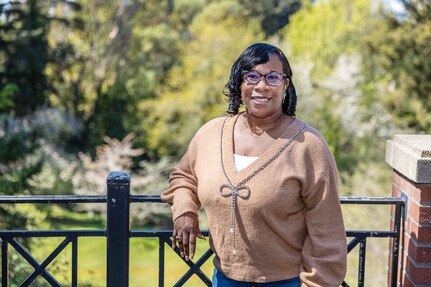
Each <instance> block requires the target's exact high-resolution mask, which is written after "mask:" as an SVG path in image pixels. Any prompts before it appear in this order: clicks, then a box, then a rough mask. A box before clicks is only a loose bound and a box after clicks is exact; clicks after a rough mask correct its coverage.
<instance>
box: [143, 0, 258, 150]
mask: <svg viewBox="0 0 431 287" xmlns="http://www.w3.org/2000/svg"><path fill="white" fill-rule="evenodd" d="M189 31H190V40H189V41H188V43H187V44H186V45H184V46H183V49H182V51H181V54H180V57H179V64H178V65H177V66H175V67H173V68H172V69H171V71H170V72H169V74H167V80H168V81H167V83H166V85H165V86H160V87H159V90H158V93H157V94H158V96H157V97H156V98H154V99H149V100H144V101H142V102H141V106H140V107H141V109H142V110H143V113H145V114H146V115H147V116H146V117H145V120H144V121H143V122H142V126H141V128H142V129H143V130H144V131H145V134H146V135H147V138H146V140H147V141H148V148H149V150H150V151H153V152H154V153H155V154H156V155H158V156H161V155H174V156H179V155H181V154H183V153H184V151H185V149H186V147H187V145H188V142H189V141H190V139H191V137H192V136H193V134H194V133H195V132H196V130H197V129H198V128H199V127H200V126H201V125H202V124H203V123H204V122H205V121H207V120H209V119H211V118H213V117H216V116H222V115H224V114H225V111H226V109H227V101H226V99H225V97H224V96H223V94H222V92H223V89H224V85H225V84H226V83H227V81H228V78H229V73H230V68H231V65H232V63H233V62H234V61H235V59H236V58H237V57H238V56H239V54H240V53H241V52H242V50H243V49H244V48H245V47H247V46H248V45H250V44H251V43H253V42H256V41H258V40H261V39H262V38H263V33H262V32H261V31H260V27H259V24H258V23H254V22H251V23H250V22H248V21H247V17H246V14H245V13H244V9H243V7H242V6H241V5H239V4H238V2H236V1H222V2H217V3H211V4H209V5H207V6H206V7H205V8H204V9H203V10H202V11H200V13H199V14H198V15H196V16H195V17H194V19H193V22H192V24H191V25H190V29H189Z"/></svg>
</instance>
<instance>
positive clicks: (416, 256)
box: [405, 239, 431, 267]
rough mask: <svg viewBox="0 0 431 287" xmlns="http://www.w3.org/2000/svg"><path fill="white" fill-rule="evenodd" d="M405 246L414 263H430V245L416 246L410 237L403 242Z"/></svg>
mask: <svg viewBox="0 0 431 287" xmlns="http://www.w3.org/2000/svg"><path fill="white" fill-rule="evenodd" d="M405 248H406V251H407V253H408V254H409V258H410V260H412V261H413V262H414V263H416V264H417V263H431V246H417V243H416V242H415V241H414V240H413V239H410V240H408V241H406V242H405ZM430 267H431V264H430Z"/></svg>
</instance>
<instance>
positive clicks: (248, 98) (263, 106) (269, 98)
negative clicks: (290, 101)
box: [241, 55, 289, 118]
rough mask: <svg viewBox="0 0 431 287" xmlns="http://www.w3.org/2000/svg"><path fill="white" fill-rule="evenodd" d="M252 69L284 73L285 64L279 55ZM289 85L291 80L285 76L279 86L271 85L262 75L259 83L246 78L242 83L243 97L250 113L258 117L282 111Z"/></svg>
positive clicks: (261, 72)
mask: <svg viewBox="0 0 431 287" xmlns="http://www.w3.org/2000/svg"><path fill="white" fill-rule="evenodd" d="M251 70H254V71H257V72H259V73H260V74H261V75H266V74H268V73H270V72H277V73H280V74H283V65H282V63H281V61H280V59H279V57H278V56H277V55H273V56H272V57H271V60H269V61H268V62H266V63H264V64H259V65H256V66H254V67H253V68H252V69H251ZM288 85H289V80H288V79H287V78H283V81H282V83H281V84H280V85H279V86H270V85H268V84H267V83H266V81H265V77H262V78H261V79H260V81H259V82H258V83H257V84H249V83H246V82H245V81H244V80H243V82H242V84H241V97H242V101H243V102H244V104H245V106H246V107H247V110H248V112H249V113H251V114H252V115H253V116H255V117H257V118H265V117H268V116H272V115H274V114H275V113H282V112H283V111H282V108H281V104H282V101H283V95H284V92H285V91H286V89H287V87H288Z"/></svg>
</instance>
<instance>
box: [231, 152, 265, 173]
mask: <svg viewBox="0 0 431 287" xmlns="http://www.w3.org/2000/svg"><path fill="white" fill-rule="evenodd" d="M233 156H234V159H235V166H236V169H237V170H238V171H240V170H241V169H244V168H246V167H247V166H249V165H250V164H252V163H253V162H254V161H255V160H257V159H258V158H259V157H257V156H245V155H239V154H234V155H233Z"/></svg>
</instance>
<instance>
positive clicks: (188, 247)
mask: <svg viewBox="0 0 431 287" xmlns="http://www.w3.org/2000/svg"><path fill="white" fill-rule="evenodd" d="M172 237H173V239H172V249H175V247H176V246H177V241H178V248H179V249H180V255H181V257H185V259H186V260H187V261H188V260H189V258H190V259H193V257H194V256H195V251H196V237H197V238H200V239H205V236H203V235H202V233H201V230H200V229H199V221H198V216H197V215H196V214H194V213H193V212H186V213H184V214H183V215H181V216H180V217H178V218H177V219H175V221H174V232H173V233H172Z"/></svg>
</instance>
